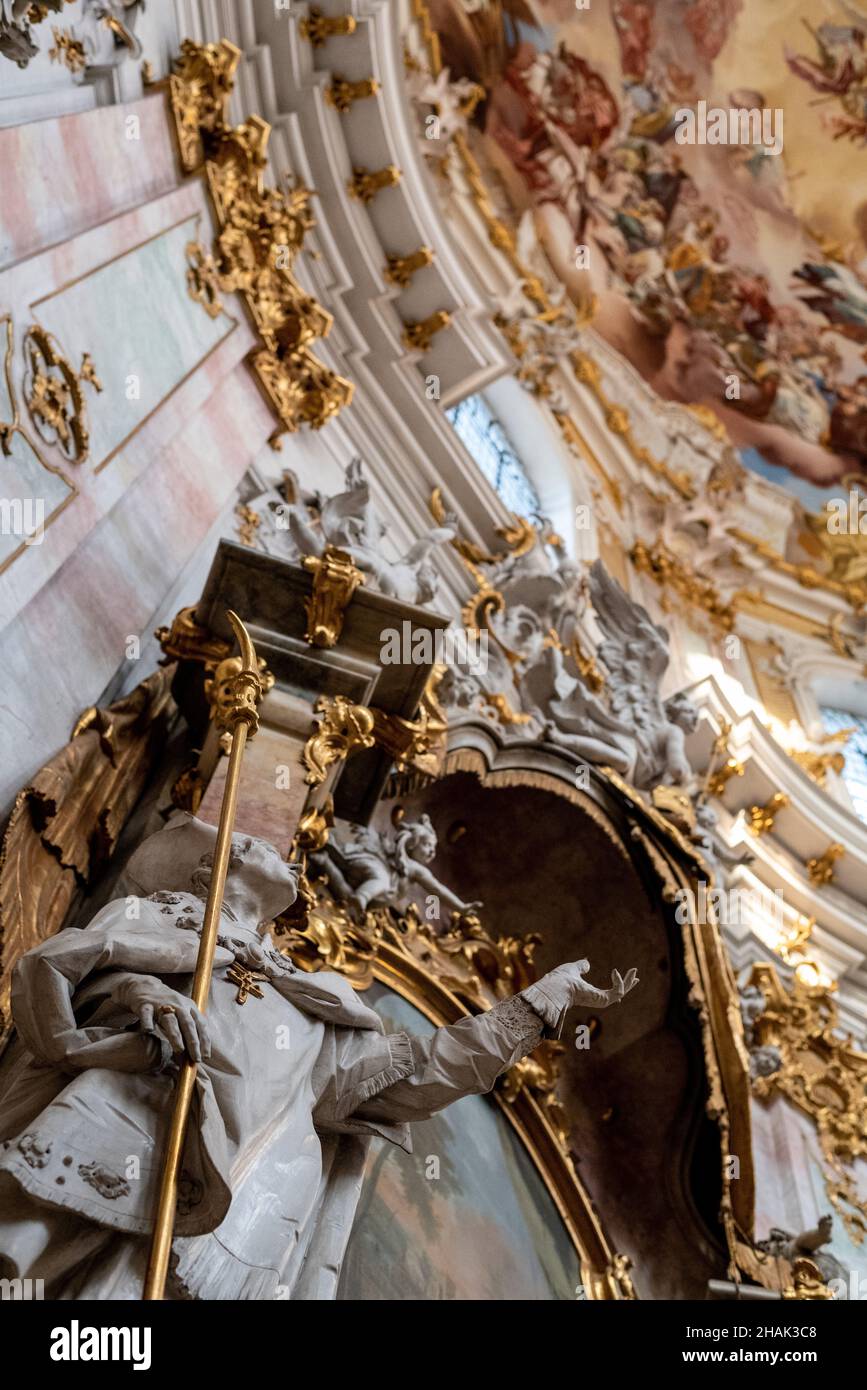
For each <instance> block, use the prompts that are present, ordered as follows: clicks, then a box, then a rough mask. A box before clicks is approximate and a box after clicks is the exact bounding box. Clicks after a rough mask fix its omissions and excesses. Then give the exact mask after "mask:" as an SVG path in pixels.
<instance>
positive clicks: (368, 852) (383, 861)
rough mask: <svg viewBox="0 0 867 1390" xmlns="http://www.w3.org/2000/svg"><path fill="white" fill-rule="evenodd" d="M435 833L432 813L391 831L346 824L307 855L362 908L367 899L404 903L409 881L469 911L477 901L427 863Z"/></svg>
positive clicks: (340, 894) (449, 904) (434, 849)
mask: <svg viewBox="0 0 867 1390" xmlns="http://www.w3.org/2000/svg"><path fill="white" fill-rule="evenodd" d="M436 852H437V836H436V831H435V830H434V828H433V825H432V824H431V819H430V816H426V815H422V816H419V818H418V820H412V821H402V822H401V823H400V825H399V826H398V827H397V829H396V830H395V831H394V833H390V832H388V831H384V832H383V831H380V830H375V829H374V828H373V827H372V826H368V825H350V826H349V827H348V829H347V831H346V833H345V834H340V833H336V834H335V833H332V834H331V835H330V836H329V837H328V843H327V845H326V846H325V849H324V850H322V851H321V853H319V854H313V855H311V856H310V862H311V864H312V865H313V867H314V868H315V869H319V870H321V871H322V872H323V873H324V874H325V876H326V878H327V880H328V883H329V886H330V887H331V888H332V890H333V891H334V893H335V894H336V896H337V897H338V898H341V899H346V900H347V901H349V902H351V903H353V904H354V906H355V907H357V908H358V909H359V911H361V912H364V910H365V908H367V907H368V906H369V905H370V904H371V903H390V904H392V905H393V906H395V907H400V906H403V904H404V903H405V901H406V898H407V895H408V894H409V893H410V891H411V889H412V888H413V887H416V888H418V889H420V891H421V892H422V893H425V894H431V893H433V894H435V895H436V897H438V898H439V899H441V901H442V902H443V903H445V905H446V907H449V908H451V909H452V910H453V911H455V912H462V913H467V912H472V911H474V910H475V909H476V908H478V907H481V903H478V902H472V903H465V902H463V901H462V900H461V899H460V898H459V897H458V895H457V893H454V892H452V890H451V888H447V887H446V885H445V884H444V883H440V881H439V879H438V878H436V877H435V875H434V874H433V872H432V870H431V869H429V868H428V865H429V864H430V863H431V862H432V860H433V859H434V858H435V857H436Z"/></svg>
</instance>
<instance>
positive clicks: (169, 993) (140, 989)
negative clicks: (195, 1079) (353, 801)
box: [112, 975, 211, 1062]
mask: <svg viewBox="0 0 867 1390" xmlns="http://www.w3.org/2000/svg"><path fill="white" fill-rule="evenodd" d="M112 998H113V999H114V1000H115V1001H116V1002H117V1003H118V1004H120V1005H122V1007H123V1008H125V1009H128V1010H129V1012H130V1013H131V1014H135V1015H136V1017H137V1018H138V1020H139V1023H140V1024H141V1028H142V1031H143V1032H145V1033H153V1034H155V1035H156V1036H157V1037H159V1038H163V1039H164V1040H165V1041H166V1042H167V1043H168V1045H169V1047H170V1048H171V1049H172V1052H175V1053H178V1052H186V1054H187V1056H188V1057H189V1058H190V1060H191V1061H193V1062H201V1061H202V1060H203V1059H205V1058H207V1057H209V1056H210V1054H211V1039H210V1036H209V1034H208V1025H207V1023H206V1021H205V1016H204V1014H202V1013H200V1012H199V1010H198V1009H197V1008H196V1006H195V1004H194V1003H193V1001H192V1000H191V999H188V998H187V997H186V995H185V994H179V993H178V991H177V990H175V989H171V988H170V987H169V986H168V985H165V984H163V982H162V980H159V979H157V977H156V976H155V975H133V976H125V977H124V978H123V979H122V980H121V981H119V982H118V984H117V985H116V986H115V988H114V989H113V990H112Z"/></svg>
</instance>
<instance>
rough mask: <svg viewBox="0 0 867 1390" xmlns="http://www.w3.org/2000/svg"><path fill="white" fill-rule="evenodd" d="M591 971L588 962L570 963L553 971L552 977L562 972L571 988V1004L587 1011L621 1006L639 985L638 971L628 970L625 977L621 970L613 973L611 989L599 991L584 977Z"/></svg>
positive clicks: (576, 961) (577, 961)
mask: <svg viewBox="0 0 867 1390" xmlns="http://www.w3.org/2000/svg"><path fill="white" fill-rule="evenodd" d="M589 969H590V962H589V961H588V960H575V961H570V962H569V963H568V964H567V965H559V966H558V967H557V969H556V970H552V971H551V974H552V975H559V974H560V973H561V972H562V974H563V976H564V978H565V980H566V981H568V983H569V985H570V987H571V995H572V997H571V1000H570V1003H571V1004H580V1005H582V1006H583V1007H584V1008H586V1009H607V1008H608V1006H609V1004H619V1003H621V1002H622V1000H623V999H625V997H626V995H627V994H628V993H629V991H630V990H631V989H634V988H635V986H636V985H637V984H638V971H637V970H634V969H633V970H627V972H626V975H625V977H624V976H623V975H621V974H620V971H619V970H612V972H611V988H610V989H597V988H596V986H595V985H591V983H590V981H589V980H585V979H584V976H585V974H586V973H587V971H588V970H589Z"/></svg>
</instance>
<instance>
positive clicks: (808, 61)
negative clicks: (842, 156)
mask: <svg viewBox="0 0 867 1390" xmlns="http://www.w3.org/2000/svg"><path fill="white" fill-rule="evenodd" d="M841 8H842V9H843V10H844V11H845V13H846V14H847V15H848V17H849V18H850V19H851V21H852V23H851V24H832V23H829V22H826V23H824V24H820V25H819V27H818V28H817V29H814V28H813V27H812V25H810V24H809V23H807V21H806V20H805V21H804V23H805V26H806V28H807V30H808V31H809V33H810V34H811V35H812V38H813V42H814V44H815V45H816V57H808V56H807V55H806V54H803V53H794V52H793V51H792V50H791V49H789V48H787V49H786V63H787V64H788V66H789V69H790V70H791V71H792V72H793V73H794V74H795V76H796V77H799V78H800V79H801V80H802V81H803V82H807V83H808V84H809V85H810V86H811V87H812V88H813V90H814V91H815V92H820V93H821V94H822V96H823V97H837V99H838V103H839V105H840V107H841V109H842V111H843V115H842V116H840V115H825V114H824V113H823V115H824V120H825V124H826V125H827V127H828V129H829V130H830V131H832V133H833V135H834V138H835V139H839V138H840V137H843V138H845V139H848V140H859V141H861V143H863V142H864V141H865V140H867V16H865V15H863V14H860V13H859V12H858V11H857V10H855V9H853V8H852V7H851V6H849V5H845V4H843V5H842V6H841Z"/></svg>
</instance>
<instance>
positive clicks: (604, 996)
mask: <svg viewBox="0 0 867 1390" xmlns="http://www.w3.org/2000/svg"><path fill="white" fill-rule="evenodd" d="M589 969H590V962H589V961H587V960H576V961H570V962H569V963H568V964H566V965H558V966H557V968H556V969H555V970H549V972H548V974H547V975H543V976H542V978H541V980H537V982H536V984H534V985H529V986H528V988H527V989H525V990H522V991H521V993H522V996H523V998H524V999H526V1001H527V1003H528V1004H530V1005H531V1006H532V1008H534V1009H535V1010H536V1012H537V1013H538V1014H539V1015H540V1016H541V1017H542V1018H544V1020H545V1022H546V1023H547V1024H548V1027H549V1028H552V1029H553V1030H554V1032H555V1033H556V1034H557V1036H559V1033H560V1029H561V1028H562V1026H563V1019H564V1017H565V1015H566V1011H567V1009H570V1008H572V1006H573V1005H574V1004H580V1005H582V1006H583V1007H584V1008H587V1009H607V1008H608V1006H609V1004H619V1003H620V1002H621V1001H622V1000H623V999H625V997H626V995H627V994H628V993H629V991H630V990H632V989H634V988H635V986H636V985H637V984H638V972H637V971H636V970H627V972H626V975H625V976H624V975H621V974H620V971H619V970H612V972H611V988H610V989H597V988H596V986H595V985H591V984H590V982H589V981H588V980H585V979H584V976H585V974H586V973H587V971H588V970H589Z"/></svg>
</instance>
